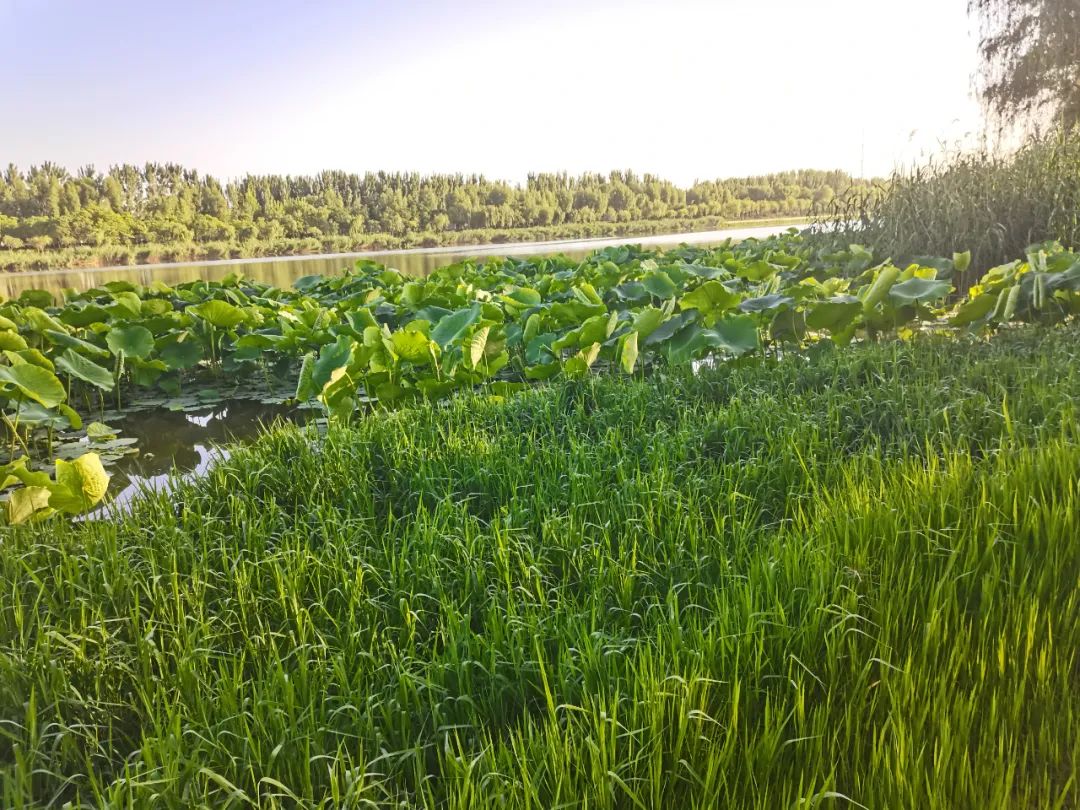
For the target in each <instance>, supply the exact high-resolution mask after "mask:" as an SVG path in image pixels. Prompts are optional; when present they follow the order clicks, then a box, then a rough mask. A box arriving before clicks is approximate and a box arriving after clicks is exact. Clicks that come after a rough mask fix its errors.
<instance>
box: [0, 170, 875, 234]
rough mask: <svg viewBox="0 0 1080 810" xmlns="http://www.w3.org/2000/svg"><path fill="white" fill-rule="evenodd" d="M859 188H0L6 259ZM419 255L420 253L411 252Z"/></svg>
mask: <svg viewBox="0 0 1080 810" xmlns="http://www.w3.org/2000/svg"><path fill="white" fill-rule="evenodd" d="M856 182H857V183H862V182H864V181H853V179H852V178H851V177H849V176H848V175H847V174H845V173H844V172H839V171H812V170H802V171H790V172H781V173H778V174H772V175H767V176H762V177H746V178H739V179H729V180H717V181H710V182H698V183H695V184H694V185H693V186H691V187H690V188H679V187H678V186H676V185H675V184H673V183H671V182H668V181H665V180H661V179H659V178H657V177H654V176H651V175H647V174H646V175H636V174H634V173H632V172H611V173H610V174H607V175H602V174H585V175H581V176H570V175H567V174H534V175H530V176H529V177H528V180H527V182H526V183H525V184H524V185H523V186H518V185H514V184H510V183H506V182H500V181H496V180H489V179H487V178H485V177H482V176H478V175H432V176H421V175H419V174H390V173H383V172H379V173H369V174H364V175H359V174H349V173H346V172H338V171H327V172H322V173H320V174H318V175H315V176H311V177H292V176H281V175H261V176H256V175H249V176H247V177H244V178H242V179H239V180H235V181H231V182H227V183H224V182H222V181H220V180H218V179H216V178H214V177H211V176H208V175H201V174H199V173H198V172H196V171H193V170H190V169H186V168H184V167H182V166H178V165H174V164H147V165H145V166H142V167H137V166H131V165H124V166H115V167H113V168H111V169H109V170H108V171H107V172H104V173H102V172H99V171H97V170H95V169H94V168H93V167H86V168H84V169H81V170H80V171H78V172H76V173H75V174H71V173H69V172H68V171H67V170H65V169H64V168H62V167H60V166H57V165H55V164H52V163H44V164H42V165H40V166H34V167H31V168H30V169H29V170H28V171H20V170H19V169H18V168H17V167H15V166H13V165H12V166H9V167H8V168H7V170H6V172H5V173H4V174H3V176H2V177H0V248H4V249H7V250H20V249H21V250H36V251H46V250H61V249H65V248H77V247H83V246H89V247H102V246H111V245H124V246H138V245H148V244H154V245H171V244H185V243H196V244H198V243H248V242H263V243H273V242H275V241H280V240H283V239H285V240H288V239H293V240H295V239H316V240H332V241H333V243H334V244H335V245H337V244H348V243H349V242H350V240H352V241H353V242H355V243H356V244H368V243H370V241H371V240H370V235H371V234H388V235H393V236H395V237H403V236H408V235H417V236H418V237H422V236H423V235H425V234H427V235H433V234H434V235H437V234H446V233H448V232H450V233H452V232H462V231H492V230H495V231H510V230H513V229H518V228H545V227H549V226H560V225H579V224H588V223H635V222H656V221H660V220H688V219H704V218H714V219H716V218H723V219H731V220H737V219H750V218H767V217H781V216H801V215H805V214H806V213H807V212H808V211H809V210H810V208H811V206H812V205H814V204H822V203H827V202H828V201H829V200H831V199H832V198H833V196H834V195H836V194H838V193H842V192H843V191H844V190H846V189H848V188H850V187H851V186H852V184H853V183H856ZM415 241H416V242H417V243H420V242H422V241H423V240H422V239H419V238H418V239H416V240H415Z"/></svg>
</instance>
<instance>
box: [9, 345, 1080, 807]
mask: <svg viewBox="0 0 1080 810" xmlns="http://www.w3.org/2000/svg"><path fill="white" fill-rule="evenodd" d="M1078 337H1080V332H1078V331H1077V330H1076V329H1075V328H1063V329H1061V330H1059V331H1054V332H1051V331H1047V332H1042V331H1025V332H1023V333H1019V334H1015V335H1012V336H1003V337H1001V338H1000V339H998V340H996V341H995V342H994V343H992V344H989V343H975V342H973V343H972V344H971V345H970V346H967V347H966V348H965V350H964V351H960V352H958V351H957V350H956V344H955V342H953V341H949V342H938V341H935V340H933V339H930V338H927V339H919V340H916V341H915V342H914V343H913V344H911V345H902V346H901V345H889V346H867V347H864V348H861V349H858V350H854V351H851V352H844V353H835V354H831V353H825V354H822V355H820V356H818V357H817V358H816V359H814V360H813V361H811V362H807V361H806V360H805V359H803V358H798V357H791V358H788V359H784V360H780V361H755V362H754V363H750V364H745V365H741V366H737V365H733V366H725V367H723V368H719V369H715V370H706V371H704V372H703V373H702V374H701V375H700V376H697V377H691V376H673V377H656V378H653V379H651V380H648V381H641V380H637V381H633V380H631V381H627V380H621V381H620V380H615V379H601V380H589V381H584V382H578V383H567V384H562V385H558V386H552V387H549V388H541V389H536V390H532V391H529V392H526V393H524V394H522V395H520V396H518V397H516V398H514V399H512V400H509V401H501V400H499V399H497V398H485V397H483V396H481V395H469V396H462V397H460V398H456V399H454V400H453V401H451V402H449V403H448V404H444V405H431V406H423V407H417V408H414V409H410V410H407V411H402V412H399V413H393V414H389V415H385V416H380V417H378V418H371V419H367V420H364V421H362V422H361V423H359V424H358V425H357V426H355V427H354V428H352V429H331V430H330V432H329V433H328V434H326V435H325V436H321V437H320V436H318V435H315V434H312V433H307V432H304V431H301V430H298V429H295V428H289V429H285V428H280V429H275V430H273V431H272V432H271V433H269V434H268V435H267V436H265V437H264V438H263V439H261V440H260V441H259V442H258V443H257V444H255V445H254V446H252V447H250V448H248V449H246V450H241V451H238V452H237V453H236V454H235V455H234V456H233V457H231V458H230V459H229V460H228V461H227V462H224V463H223V464H221V465H220V466H219V467H218V468H216V469H215V470H214V471H213V473H212V474H211V475H210V477H209V478H208V479H207V480H205V481H204V482H202V483H199V484H196V485H192V486H186V487H183V488H182V489H181V490H180V491H179V493H178V494H177V495H176V496H174V500H169V499H167V498H164V497H153V498H149V499H148V500H146V501H145V502H144V503H143V504H142V505H141V506H139V507H138V508H137V509H136V511H135V512H134V513H133V514H132V515H130V516H128V517H124V518H121V519H119V520H117V521H116V522H110V523H104V522H103V523H93V524H88V525H83V526H74V527H68V526H63V525H60V524H51V525H49V526H42V527H39V528H36V529H26V530H19V531H18V532H15V533H13V534H12V535H10V536H9V537H7V538H5V539H4V541H3V543H2V544H0V804H2V805H3V806H4V807H12V808H27V807H41V806H55V807H59V806H61V805H62V804H63V803H64V802H68V801H70V802H72V803H73V804H74V805H84V806H110V807H130V808H153V807H167V808H181V807H184V808H186V807H237V808H239V807H265V808H271V807H290V808H291V807H325V808H331V807H333V808H338V807H356V808H359V807H445V808H476V807H503V808H537V809H538V810H539V808H556V807H590V808H701V809H702V810H704V809H705V808H710V809H711V808H716V807H746V808H809V807H818V806H821V807H838V808H841V807H870V808H886V807H888V808H916V807H918V808H942V809H943V810H944V808H949V809H950V810H951V809H953V808H975V807H978V808H1018V807H1024V808H1036V807H1038V808H1063V807H1071V806H1075V805H1076V801H1077V790H1078V788H1077V785H1076V775H1077V770H1078V765H1080V753H1078V751H1080V747H1078V745H1077V743H1078V742H1080V741H1078V739H1077V737H1078V735H1077V730H1078V729H1080V697H1078V693H1077V690H1076V684H1077V677H1078V675H1080V661H1078V652H1077V650H1078V642H1080V590H1078V588H1077V582H1078V577H1080V545H1078V544H1077V538H1078V537H1080V478H1078V475H1080V444H1078V443H1077V439H1078V436H1077V430H1076V424H1077V411H1078V408H1080V405H1078V403H1080V368H1078V367H1077V365H1076V363H1075V355H1074V352H1073V347H1074V346H1075V344H1076V340H1077V338H1078Z"/></svg>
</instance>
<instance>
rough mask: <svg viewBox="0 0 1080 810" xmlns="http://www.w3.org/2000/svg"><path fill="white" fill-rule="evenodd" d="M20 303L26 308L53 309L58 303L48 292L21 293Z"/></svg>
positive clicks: (30, 291) (26, 291) (27, 291)
mask: <svg viewBox="0 0 1080 810" xmlns="http://www.w3.org/2000/svg"><path fill="white" fill-rule="evenodd" d="M19 303H20V304H23V305H24V306H33V307H51V306H52V305H53V304H55V303H56V302H55V301H54V300H53V297H52V293H51V292H49V291H48V290H37V289H35V290H23V291H22V292H21V293H19Z"/></svg>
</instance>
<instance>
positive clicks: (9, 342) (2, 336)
mask: <svg viewBox="0 0 1080 810" xmlns="http://www.w3.org/2000/svg"><path fill="white" fill-rule="evenodd" d="M26 345H27V344H26V338H24V337H23V336H22V335H20V334H19V333H18V332H12V331H10V330H7V329H5V330H2V331H0V350H3V351H13V352H17V351H22V350H23V349H25V348H26Z"/></svg>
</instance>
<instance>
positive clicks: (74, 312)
mask: <svg viewBox="0 0 1080 810" xmlns="http://www.w3.org/2000/svg"><path fill="white" fill-rule="evenodd" d="M60 320H61V321H63V322H64V323H66V324H67V325H68V326H89V325H90V324H92V323H105V322H106V321H107V320H109V313H108V310H106V309H105V308H104V307H100V306H98V305H97V304H86V305H84V306H75V305H71V306H67V307H64V310H63V311H62V312H61V313H60Z"/></svg>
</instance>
